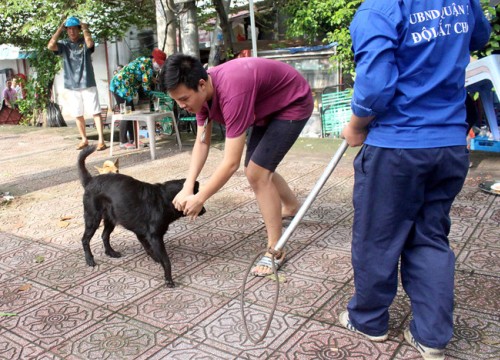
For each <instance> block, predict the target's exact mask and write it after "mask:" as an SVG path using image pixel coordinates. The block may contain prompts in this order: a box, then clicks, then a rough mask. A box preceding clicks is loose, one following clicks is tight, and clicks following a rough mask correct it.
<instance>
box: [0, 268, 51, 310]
mask: <svg viewBox="0 0 500 360" xmlns="http://www.w3.org/2000/svg"><path fill="white" fill-rule="evenodd" d="M56 295H57V292H56V291H54V290H53V289H50V288H48V287H45V286H42V285H39V284H37V283H35V282H33V281H31V280H30V279H28V278H23V277H20V276H16V277H14V278H10V279H6V281H4V282H2V283H0V311H1V312H7V313H14V314H19V313H21V312H23V311H26V310H27V309H29V308H30V307H33V306H35V305H36V304H38V303H40V302H43V301H45V300H46V299H50V298H52V297H54V296H56Z"/></svg>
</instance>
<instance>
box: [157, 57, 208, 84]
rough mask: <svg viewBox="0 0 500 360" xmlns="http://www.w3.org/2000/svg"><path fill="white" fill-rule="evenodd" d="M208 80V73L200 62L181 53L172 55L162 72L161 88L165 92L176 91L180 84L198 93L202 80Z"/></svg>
mask: <svg viewBox="0 0 500 360" xmlns="http://www.w3.org/2000/svg"><path fill="white" fill-rule="evenodd" d="M201 79H203V80H207V79H208V74H207V71H206V70H205V69H204V68H203V65H202V64H201V62H200V60H198V59H197V58H195V57H193V56H189V55H184V54H181V53H177V54H173V55H170V56H169V57H168V59H167V61H165V64H163V67H162V69H161V72H160V87H161V89H162V90H163V91H170V90H174V89H175V88H176V87H177V86H179V85H180V84H183V85H185V86H186V87H187V88H188V89H192V90H194V91H198V85H199V83H200V80H201Z"/></svg>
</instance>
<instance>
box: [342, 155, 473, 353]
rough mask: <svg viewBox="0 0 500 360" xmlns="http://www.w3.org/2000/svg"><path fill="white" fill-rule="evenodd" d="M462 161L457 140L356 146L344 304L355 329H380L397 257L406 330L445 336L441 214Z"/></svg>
mask: <svg viewBox="0 0 500 360" xmlns="http://www.w3.org/2000/svg"><path fill="white" fill-rule="evenodd" d="M468 167H469V152H468V150H467V149H466V148H465V146H453V147H444V148H432V149H387V148H379V147H374V146H367V145H364V146H363V147H362V149H361V150H360V152H359V154H358V155H357V157H356V159H355V160H354V169H355V184H354V195H353V203H354V224H353V240H352V265H353V269H354V285H355V294H354V296H353V298H352V299H351V301H350V302H349V305H348V310H349V317H350V319H351V322H352V323H353V324H354V326H355V327H356V328H357V329H358V330H360V331H362V332H364V333H366V334H369V335H373V336H377V335H382V334H385V333H386V332H387V330H388V322H389V312H388V309H389V306H390V305H391V303H392V301H393V299H394V297H395V295H396V292H397V286H398V263H400V271H401V281H402V284H403V287H404V289H405V291H406V293H407V294H408V296H409V298H410V300H411V307H412V313H413V320H412V321H411V323H410V329H411V332H412V334H413V336H414V337H415V339H416V340H417V341H419V342H420V343H421V344H423V345H425V346H428V347H432V348H444V347H445V346H446V344H447V343H448V342H449V340H450V339H451V337H452V333H453V282H454V270H455V255H454V253H453V251H452V250H451V249H450V246H449V243H448V234H449V231H450V217H449V213H450V208H451V204H452V202H453V200H454V199H455V196H456V195H457V194H458V193H459V191H460V190H461V188H462V186H463V183H464V180H465V177H466V175H467V170H468Z"/></svg>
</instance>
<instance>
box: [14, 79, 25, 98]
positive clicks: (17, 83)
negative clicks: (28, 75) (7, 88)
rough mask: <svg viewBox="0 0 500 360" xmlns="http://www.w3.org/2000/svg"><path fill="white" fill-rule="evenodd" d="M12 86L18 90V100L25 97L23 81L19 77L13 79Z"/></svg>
mask: <svg viewBox="0 0 500 360" xmlns="http://www.w3.org/2000/svg"><path fill="white" fill-rule="evenodd" d="M12 88H13V89H14V90H15V91H16V95H17V100H22V99H24V96H23V88H22V86H21V82H20V81H19V80H18V79H17V78H14V79H12Z"/></svg>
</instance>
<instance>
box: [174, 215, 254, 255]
mask: <svg viewBox="0 0 500 360" xmlns="http://www.w3.org/2000/svg"><path fill="white" fill-rule="evenodd" d="M214 225H215V226H213V227H207V226H201V227H199V228H197V229H196V232H191V233H185V234H184V235H182V236H179V237H177V238H176V241H175V243H176V245H178V246H181V247H183V248H185V249H191V250H192V251H197V252H200V253H203V254H207V255H217V254H219V253H221V252H223V251H224V250H225V249H227V248H230V247H233V246H234V245H235V244H236V243H238V242H239V241H241V239H242V238H244V237H245V235H244V234H243V233H239V232H234V231H233V230H227V229H224V228H221V227H218V226H216V223H214Z"/></svg>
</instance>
